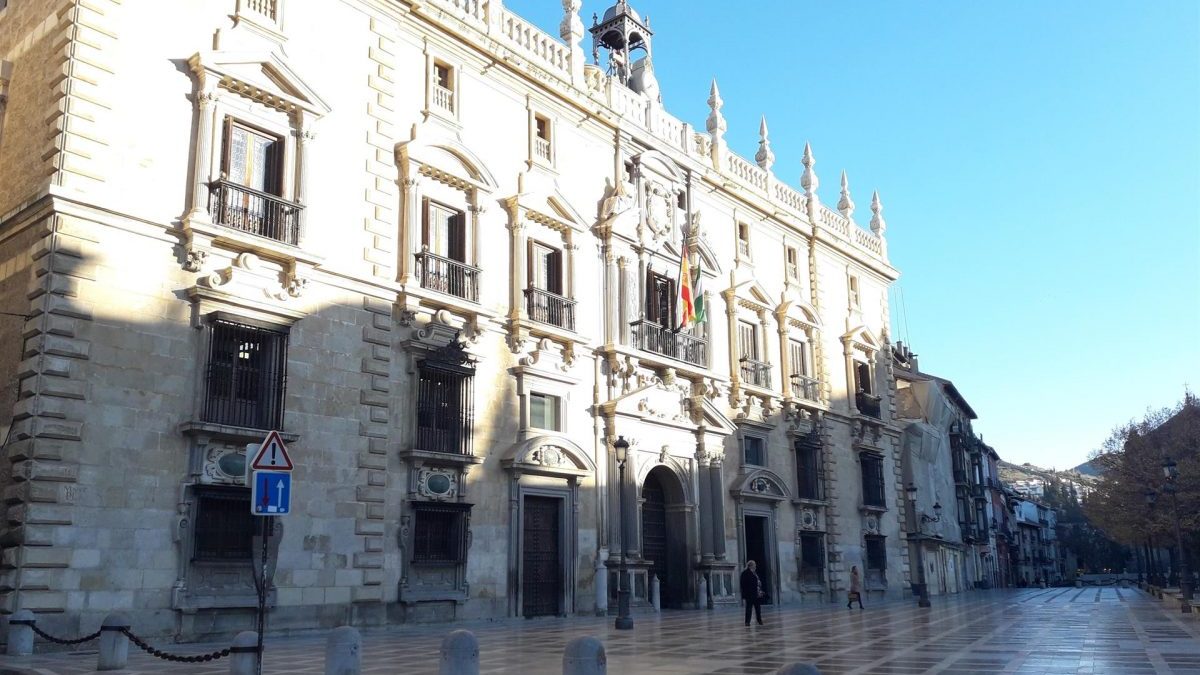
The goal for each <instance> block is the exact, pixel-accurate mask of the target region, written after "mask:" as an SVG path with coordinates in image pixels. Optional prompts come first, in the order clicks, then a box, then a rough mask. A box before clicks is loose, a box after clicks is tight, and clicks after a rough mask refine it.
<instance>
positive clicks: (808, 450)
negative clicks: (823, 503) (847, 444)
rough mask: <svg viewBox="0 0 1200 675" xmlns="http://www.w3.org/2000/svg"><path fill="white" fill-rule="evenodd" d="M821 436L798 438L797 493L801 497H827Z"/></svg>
mask: <svg viewBox="0 0 1200 675" xmlns="http://www.w3.org/2000/svg"><path fill="white" fill-rule="evenodd" d="M822 454H823V452H822V448H821V441H820V438H819V437H814V436H807V437H805V438H800V439H797V440H796V486H797V490H796V493H797V494H798V495H799V496H800V498H801V499H824V498H825V490H824V485H825V462H824V461H823V460H824V458H823V457H822Z"/></svg>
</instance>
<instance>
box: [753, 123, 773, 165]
mask: <svg viewBox="0 0 1200 675" xmlns="http://www.w3.org/2000/svg"><path fill="white" fill-rule="evenodd" d="M754 161H756V162H758V165H759V166H760V167H762V168H763V169H765V170H767V171H770V170H771V165H772V164H774V163H775V153H773V152H771V139H770V138H769V137H768V135H767V117H766V115H763V118H762V122H759V124H758V152H756V153H755V154H754Z"/></svg>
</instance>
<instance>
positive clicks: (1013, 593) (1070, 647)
mask: <svg viewBox="0 0 1200 675" xmlns="http://www.w3.org/2000/svg"><path fill="white" fill-rule="evenodd" d="M763 619H764V620H765V621H766V625H765V626H753V627H750V628H747V627H745V626H743V625H742V616H741V613H740V612H738V611H733V610H723V611H717V612H696V611H675V612H665V613H663V614H661V615H638V616H636V617H635V620H636V627H635V629H634V630H633V631H621V632H618V631H616V630H614V629H613V628H612V621H611V620H610V619H604V618H586V617H585V618H572V619H557V620H556V619H545V620H536V621H520V620H514V621H503V622H491V623H478V624H462V625H459V626H455V627H464V628H468V629H470V630H472V631H474V633H475V634H476V636H477V637H478V638H479V643H480V651H481V664H482V668H481V671H482V672H484V673H520V674H521V675H543V674H550V673H554V674H557V673H560V672H561V659H562V648H563V645H565V644H566V643H567V642H568V641H569V640H570V639H571V638H574V637H577V636H581V635H593V636H596V637H598V638H600V639H601V640H603V641H604V644H605V647H606V648H607V650H608V664H609V672H611V673H647V674H650V673H662V674H667V673H673V674H681V673H712V674H718V673H719V674H721V675H734V674H738V675H741V674H750V673H773V672H775V671H776V670H777V669H778V668H779V667H780V666H782V665H785V664H787V663H791V662H795V661H802V662H809V663H814V664H816V665H817V666H818V667H819V668H820V669H821V672H822V673H825V674H827V675H841V674H844V675H849V674H851V673H855V674H857V673H864V674H865V673H873V674H880V675H883V674H901V673H905V674H907V673H913V674H915V673H944V674H947V675H968V674H976V673H977V674H988V673H1096V674H1101V673H1112V674H1117V673H1130V674H1137V673H1197V674H1200V630H1198V628H1200V620H1198V619H1196V618H1192V617H1189V616H1183V615H1180V614H1177V613H1175V612H1173V611H1170V610H1168V609H1167V608H1164V607H1163V606H1162V605H1161V603H1159V602H1158V601H1156V600H1154V599H1152V598H1150V597H1149V596H1148V595H1146V594H1145V593H1142V592H1141V591H1138V590H1136V589H1132V588H1112V587H1106V588H1052V589H1021V590H999V591H984V592H973V593H967V594H964V595H960V596H951V597H934V598H933V608H932V609H925V610H921V609H918V608H917V607H916V606H915V602H907V601H906V602H891V603H886V604H881V605H876V606H871V605H868V606H867V609H866V610H865V611H859V610H857V609H855V610H847V609H846V608H845V606H843V605H821V606H816V607H814V606H804V607H789V608H785V609H772V608H768V609H767V611H765V612H764V616H763ZM450 629H451V628H450V627H448V626H445V625H439V626H425V627H419V628H412V629H402V630H388V631H382V630H381V631H377V632H375V631H368V632H367V633H366V634H365V635H364V672H366V673H372V674H383V673H436V672H437V663H438V646H439V644H440V640H441V637H442V635H443V634H445V632H447V631H448V630H450ZM219 647H220V646H213V645H176V646H174V650H175V651H177V652H180V653H199V652H203V651H210V650H211V649H215V648H219ZM132 649H133V648H132V647H131V650H132ZM0 658H4V657H0ZM322 658H323V642H322V639H321V637H316V636H314V637H299V638H286V639H275V640H268V642H267V655H266V666H265V668H264V670H265V671H266V672H267V673H287V674H288V675H302V674H306V673H323V672H324V667H323V661H322ZM0 663H3V664H4V665H3V666H2V667H0V674H3V675H8V674H9V673H20V674H21V675H27V674H29V673H37V674H39V675H42V674H50V673H53V674H55V675H66V674H74V673H86V672H92V671H93V669H94V668H95V654H94V652H87V653H78V654H57V655H47V656H34V657H29V658H24V659H12V658H9V659H7V660H6V661H2V662H0ZM124 672H126V673H136V674H144V673H145V674H148V673H165V672H169V673H180V674H194V675H201V674H205V675H218V674H223V673H226V672H228V666H227V665H226V663H225V662H224V661H218V662H215V663H209V664H201V665H178V664H167V663H165V662H162V661H156V660H152V659H150V658H149V657H147V656H146V655H144V654H142V653H140V652H139V653H137V654H136V655H132V656H131V659H130V668H129V669H128V670H127V671H124Z"/></svg>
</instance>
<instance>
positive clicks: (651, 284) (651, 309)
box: [646, 272, 675, 330]
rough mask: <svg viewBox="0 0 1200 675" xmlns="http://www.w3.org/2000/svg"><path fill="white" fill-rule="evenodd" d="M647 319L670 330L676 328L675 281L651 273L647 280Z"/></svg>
mask: <svg viewBox="0 0 1200 675" xmlns="http://www.w3.org/2000/svg"><path fill="white" fill-rule="evenodd" d="M646 319H647V320H648V321H650V322H651V323H655V324H658V325H659V326H662V327H663V328H666V329H668V330H670V329H672V328H674V327H675V325H674V324H675V280H674V279H671V278H670V277H667V276H664V275H662V274H656V273H654V272H650V273H649V274H648V275H647V278H646Z"/></svg>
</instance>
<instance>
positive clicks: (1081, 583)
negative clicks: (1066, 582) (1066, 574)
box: [1075, 579, 1083, 588]
mask: <svg viewBox="0 0 1200 675" xmlns="http://www.w3.org/2000/svg"><path fill="white" fill-rule="evenodd" d="M1075 588H1083V581H1081V580H1079V579H1076V580H1075Z"/></svg>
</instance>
